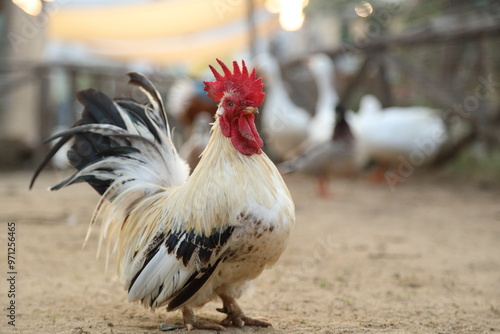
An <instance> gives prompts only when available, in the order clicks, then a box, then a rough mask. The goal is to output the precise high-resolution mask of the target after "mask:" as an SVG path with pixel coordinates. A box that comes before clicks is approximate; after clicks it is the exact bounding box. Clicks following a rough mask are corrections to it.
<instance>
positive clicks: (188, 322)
mask: <svg viewBox="0 0 500 334" xmlns="http://www.w3.org/2000/svg"><path fill="white" fill-rule="evenodd" d="M182 317H183V319H184V325H185V326H186V329H187V330H188V331H191V330H193V329H208V330H214V331H223V330H224V329H225V328H224V327H222V326H221V325H217V324H202V323H200V322H198V321H196V317H195V316H194V312H193V310H192V309H191V308H187V307H185V308H183V309H182Z"/></svg>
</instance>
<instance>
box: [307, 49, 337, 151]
mask: <svg viewBox="0 0 500 334" xmlns="http://www.w3.org/2000/svg"><path fill="white" fill-rule="evenodd" d="M307 66H308V68H309V70H310V71H311V73H312V75H313V77H314V81H315V83H316V87H317V91H318V99H317V102H316V111H315V114H314V116H313V118H312V119H311V122H310V123H309V127H308V129H307V139H306V141H305V142H304V144H303V146H304V148H306V149H307V147H310V146H313V145H316V144H319V143H324V142H327V141H329V140H331V138H332V135H333V129H334V127H335V108H336V106H337V104H338V103H339V96H338V94H337V91H336V89H335V86H334V78H335V65H334V64H333V61H332V59H331V58H330V57H329V56H327V55H326V54H324V53H317V54H314V55H312V56H311V57H310V58H309V59H308V62H307Z"/></svg>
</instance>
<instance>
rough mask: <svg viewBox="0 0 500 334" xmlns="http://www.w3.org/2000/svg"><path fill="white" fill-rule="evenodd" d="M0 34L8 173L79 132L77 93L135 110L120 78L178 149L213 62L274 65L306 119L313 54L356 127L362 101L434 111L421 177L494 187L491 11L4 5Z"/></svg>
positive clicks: (499, 167)
mask: <svg viewBox="0 0 500 334" xmlns="http://www.w3.org/2000/svg"><path fill="white" fill-rule="evenodd" d="M0 31H1V34H0V36H1V40H0V86H1V89H0V142H1V145H0V169H3V170H8V169H20V168H23V169H31V168H33V166H34V165H35V164H37V163H38V162H39V161H40V159H41V157H42V156H43V154H44V153H45V152H46V150H47V147H46V146H47V145H45V146H40V144H41V141H42V140H44V139H46V138H48V137H50V136H51V135H52V134H54V133H55V132H57V131H58V130H61V129H64V128H67V127H70V126H71V125H72V124H73V123H74V122H75V121H76V120H77V119H78V117H79V114H80V113H81V111H82V108H81V106H80V105H79V104H78V103H77V102H76V100H75V94H76V92H77V91H79V90H82V89H86V88H89V87H94V88H98V89H101V90H103V91H105V92H106V93H107V94H109V95H111V96H118V95H122V96H123V95H125V96H131V97H133V98H136V99H141V98H142V97H141V96H140V95H139V96H136V95H137V94H136V93H134V92H133V91H130V90H129V89H128V88H127V86H126V82H127V79H126V76H125V73H126V72H129V71H139V72H142V73H144V74H146V75H148V76H149V77H150V78H151V79H152V81H153V82H154V83H155V84H156V85H157V87H158V89H159V90H160V92H161V93H162V95H163V96H164V99H165V100H166V104H167V106H168V108H169V113H170V116H171V117H172V120H171V121H172V123H173V124H174V125H175V126H176V131H178V136H177V138H178V139H179V146H182V144H183V143H185V142H186V141H187V140H188V138H189V137H191V136H192V135H193V133H195V132H196V130H195V128H196V119H197V117H196V116H197V114H198V113H199V112H201V111H209V112H213V110H212V109H211V108H213V107H214V106H213V105H210V101H207V100H206V99H204V98H203V92H202V89H203V86H202V85H201V84H200V80H203V79H207V78H208V79H209V78H210V73H209V72H208V71H207V69H208V67H207V65H208V64H214V63H215V58H216V57H217V58H220V59H222V60H224V61H228V62H229V61H231V60H234V59H238V60H240V59H245V60H246V61H247V62H248V63H251V64H253V63H254V60H255V59H257V58H258V57H257V56H258V55H259V54H261V53H266V54H269V55H272V57H273V58H274V59H276V60H277V61H278V63H279V67H280V70H281V74H282V76H281V78H280V80H281V81H282V83H284V87H286V90H287V93H288V96H287V97H285V99H289V100H290V101H291V102H292V103H293V104H294V105H296V106H299V107H300V108H302V109H304V110H305V111H306V112H307V113H308V114H309V117H310V119H312V118H313V117H314V115H315V109H316V105H317V103H318V99H319V91H320V89H318V85H317V84H316V83H315V82H317V81H316V80H315V78H314V74H313V73H311V71H310V70H309V69H308V66H307V65H308V64H307V59H309V57H310V56H311V55H314V54H318V53H322V54H325V55H327V56H328V57H329V58H330V60H331V61H332V62H333V63H334V64H335V71H334V73H335V75H334V83H333V86H334V89H335V91H336V95H337V96H338V101H339V102H341V103H342V104H343V105H344V106H345V107H346V108H347V109H348V110H350V111H352V112H353V114H354V115H356V114H359V113H360V109H362V108H363V106H361V101H362V99H363V97H364V96H367V95H371V96H374V97H376V99H377V100H378V101H379V103H380V107H381V108H388V107H394V106H397V107H399V108H402V111H401V112H403V108H406V107H412V106H421V107H425V108H429V109H432V110H436V112H437V114H438V115H439V117H440V119H442V122H443V124H444V127H445V131H446V136H445V137H446V140H445V141H444V140H443V143H441V141H439V148H438V150H437V152H436V153H435V154H434V153H433V154H432V160H431V161H428V165H429V166H431V167H441V168H442V167H445V168H446V170H447V171H448V172H450V173H463V174H470V173H478V174H481V175H488V177H489V176H491V177H493V178H497V179H500V150H499V147H500V145H499V144H500V94H499V92H500V77H499V76H500V4H499V2H498V1H495V0H435V1H430V0H370V1H357V0H356V1H354V0H336V1H330V0H203V1H202V0H105V1H97V0H52V1H49V0H43V1H42V0H6V1H2V2H1V3H0ZM256 64H257V65H258V63H256ZM264 70H265V69H264ZM263 75H264V76H265V73H263ZM269 94H271V92H269V93H268V99H267V100H269ZM207 103H208V105H207ZM262 110H263V113H265V112H266V108H265V106H263V108H262ZM332 112H333V111H332ZM202 124H206V122H205V123H202ZM261 126H264V125H261ZM422 126H424V127H425V126H426V125H425V124H424V125H422ZM267 130H268V131H267V132H271V134H269V133H268V136H269V137H270V138H272V131H273V129H272V127H271V128H270V129H269V127H268V128H267ZM201 131H204V130H203V126H202V130H201ZM387 131H389V129H387ZM398 136H401V134H399V135H397V134H395V135H394V138H392V140H393V141H396V142H397V141H398ZM270 140H272V139H270ZM436 142H437V141H436ZM441 144H442V145H441ZM424 146H425V145H424ZM413 150H415V149H413ZM421 150H422V151H423V152H424V155H425V152H426V151H425V147H422V149H421ZM411 152H412V151H410V152H409V154H411ZM413 152H414V151H413ZM273 156H274V158H275V159H276V160H283V159H285V158H287V157H286V156H280V155H279V153H275V154H274V155H273ZM62 160H64V158H63V159H62ZM406 160H411V155H410V156H409V157H407V159H406ZM414 160H415V159H414ZM401 161H402V160H401V158H400V159H399V160H397V159H396V168H397V166H398V165H397V163H399V165H400V166H401ZM415 161H416V162H414V161H410V164H413V165H420V162H419V161H417V160H415ZM61 166H62V167H64V161H62V162H61V164H60V166H57V167H61Z"/></svg>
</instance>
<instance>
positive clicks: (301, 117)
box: [256, 53, 311, 159]
mask: <svg viewBox="0 0 500 334" xmlns="http://www.w3.org/2000/svg"><path fill="white" fill-rule="evenodd" d="M256 66H257V67H258V70H259V71H260V73H261V75H262V76H263V77H264V80H265V81H266V99H265V102H264V103H265V104H264V109H263V110H262V130H261V131H262V133H263V135H264V136H265V137H266V145H267V146H268V147H269V148H270V150H271V151H272V153H273V154H274V155H275V156H277V157H278V158H280V159H288V158H291V157H293V156H295V155H296V154H297V153H298V150H299V146H300V144H301V143H302V142H303V141H304V140H305V139H306V137H307V127H308V124H309V121H310V119H311V116H310V115H309V113H308V112H307V111H306V110H305V109H303V108H300V107H299V106H297V105H296V104H295V103H293V101H292V100H291V99H290V96H289V95H288V92H287V90H286V87H285V83H284V82H283V79H282V76H281V71H280V67H279V64H278V62H277V60H276V59H275V58H274V57H272V56H271V55H270V54H268V53H261V54H259V55H258V56H257V57H256Z"/></svg>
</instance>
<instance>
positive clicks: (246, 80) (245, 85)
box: [203, 59, 264, 107]
mask: <svg viewBox="0 0 500 334" xmlns="http://www.w3.org/2000/svg"><path fill="white" fill-rule="evenodd" d="M217 62H218V63H219V65H220V66H221V67H222V71H223V72H224V75H221V74H219V72H217V70H216V69H215V68H214V67H213V66H212V65H209V67H210V69H211V70H212V73H213V74H214V77H215V81H204V82H203V83H204V84H205V88H204V89H205V91H206V92H207V95H208V97H210V98H211V99H212V100H214V101H220V100H222V97H223V96H224V93H225V92H229V91H237V92H239V93H240V94H242V95H243V97H244V99H245V100H246V101H247V104H248V105H249V106H252V107H258V106H259V105H260V104H261V103H262V101H263V100H264V93H263V92H262V87H263V84H262V78H257V77H256V75H255V69H253V70H252V72H251V73H248V69H247V66H246V65H245V61H244V60H243V61H242V62H241V67H242V68H241V69H240V66H239V65H238V62H236V61H233V72H232V73H231V71H230V70H229V68H227V66H226V64H224V63H223V62H222V61H221V60H219V59H217Z"/></svg>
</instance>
